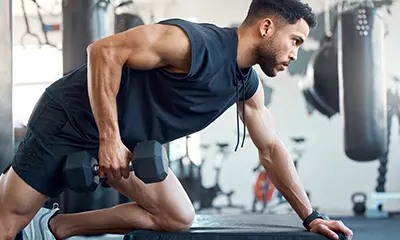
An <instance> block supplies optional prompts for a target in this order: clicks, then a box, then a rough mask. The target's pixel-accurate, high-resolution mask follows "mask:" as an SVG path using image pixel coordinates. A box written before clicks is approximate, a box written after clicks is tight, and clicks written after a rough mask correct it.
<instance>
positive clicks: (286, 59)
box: [256, 19, 310, 77]
mask: <svg viewBox="0 0 400 240" xmlns="http://www.w3.org/2000/svg"><path fill="white" fill-rule="evenodd" d="M309 31H310V28H309V26H308V24H307V22H306V21H304V19H300V20H299V21H298V22H297V23H296V24H286V23H282V24H280V26H276V25H275V27H273V28H270V29H268V31H267V32H266V34H265V36H264V38H263V41H262V43H261V44H260V45H259V46H258V47H257V49H256V57H257V63H258V64H259V65H260V67H261V69H262V71H263V72H264V73H265V74H266V75H267V76H269V77H275V76H276V75H277V74H278V72H279V71H283V70H285V69H286V67H288V66H289V64H290V61H295V60H296V59H297V52H298V50H299V48H300V47H301V46H302V45H303V43H304V41H305V39H306V38H307V37H308V34H309Z"/></svg>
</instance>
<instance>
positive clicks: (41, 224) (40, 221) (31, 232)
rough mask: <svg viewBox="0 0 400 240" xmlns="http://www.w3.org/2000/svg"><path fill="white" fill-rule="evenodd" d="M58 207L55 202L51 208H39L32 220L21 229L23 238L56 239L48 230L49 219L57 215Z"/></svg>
mask: <svg viewBox="0 0 400 240" xmlns="http://www.w3.org/2000/svg"><path fill="white" fill-rule="evenodd" d="M59 211H60V208H59V206H58V204H57V203H54V204H53V209H47V208H41V209H40V210H39V211H38V212H37V213H36V215H35V217H34V218H33V219H32V221H31V222H30V223H29V224H28V225H27V226H26V227H25V228H24V230H22V239H24V240H56V238H55V236H54V235H53V233H52V232H51V230H50V227H49V221H50V219H52V218H53V217H55V216H56V215H57V213H58V212H59Z"/></svg>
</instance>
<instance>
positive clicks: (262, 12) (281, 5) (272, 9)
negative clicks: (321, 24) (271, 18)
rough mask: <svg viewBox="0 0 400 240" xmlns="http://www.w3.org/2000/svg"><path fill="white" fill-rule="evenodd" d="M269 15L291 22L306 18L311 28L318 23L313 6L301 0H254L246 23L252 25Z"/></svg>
mask: <svg viewBox="0 0 400 240" xmlns="http://www.w3.org/2000/svg"><path fill="white" fill-rule="evenodd" d="M268 15H278V16H280V17H282V18H283V19H284V20H285V21H286V22H288V23H290V24H295V23H296V22H297V21H298V20H300V19H304V20H305V21H306V22H307V24H308V26H309V27H310V28H314V27H315V26H316V25H317V19H316V17H315V14H314V13H313V12H312V8H311V7H310V6H309V5H308V4H307V3H303V2H301V0H252V1H251V4H250V7H249V11H248V13H247V17H246V19H245V21H244V23H246V24H249V25H251V24H252V23H254V22H255V21H257V20H259V19H260V18H263V17H265V16H268Z"/></svg>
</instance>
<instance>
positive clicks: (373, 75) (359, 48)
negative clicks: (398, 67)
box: [338, 4, 387, 161]
mask: <svg viewBox="0 0 400 240" xmlns="http://www.w3.org/2000/svg"><path fill="white" fill-rule="evenodd" d="M338 34H339V36H338V37H339V38H338V42H339V45H338V50H339V51H338V64H339V87H340V88H339V92H340V112H341V115H342V116H343V121H344V147H345V153H346V155H347V156H348V157H349V158H350V159H353V160H356V161H371V160H376V159H378V158H379V157H380V156H382V155H383V154H384V152H385V151H386V132H387V118H386V115H387V113H386V108H387V106H386V79H385V66H384V49H383V44H384V42H383V41H384V26H383V22H382V20H381V19H380V17H379V10H378V9H375V8H371V7H369V6H367V5H366V4H361V5H358V6H356V7H352V8H351V9H348V10H345V11H342V12H341V13H340V16H339V21H338Z"/></svg>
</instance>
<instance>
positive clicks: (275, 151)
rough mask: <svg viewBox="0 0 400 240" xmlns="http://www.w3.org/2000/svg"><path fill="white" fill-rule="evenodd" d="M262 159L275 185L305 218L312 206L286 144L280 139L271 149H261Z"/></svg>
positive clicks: (302, 217) (301, 216) (300, 215)
mask: <svg viewBox="0 0 400 240" xmlns="http://www.w3.org/2000/svg"><path fill="white" fill-rule="evenodd" d="M260 161H261V164H262V165H263V166H264V168H265V169H266V171H267V173H268V175H269V177H270V178H271V180H272V182H273V184H274V185H275V187H276V188H277V189H278V190H279V191H280V192H281V193H282V195H283V196H284V197H285V199H286V200H287V201H288V202H289V203H290V205H291V206H292V208H293V209H294V210H295V211H296V213H297V214H298V215H299V217H300V218H301V219H302V220H304V219H305V218H306V217H307V216H308V215H309V214H310V213H311V212H312V206H311V203H310V201H309V199H308V197H307V194H306V192H305V190H304V188H303V186H302V184H301V182H300V178H299V176H298V174H297V171H296V168H295V166H294V163H293V161H292V159H291V157H290V155H289V153H288V151H287V150H286V149H285V147H284V145H283V144H282V143H281V142H280V141H279V140H278V141H277V142H276V144H275V145H274V146H273V147H271V148H270V149H267V150H264V151H260Z"/></svg>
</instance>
